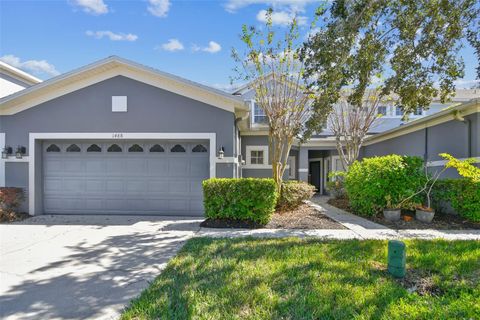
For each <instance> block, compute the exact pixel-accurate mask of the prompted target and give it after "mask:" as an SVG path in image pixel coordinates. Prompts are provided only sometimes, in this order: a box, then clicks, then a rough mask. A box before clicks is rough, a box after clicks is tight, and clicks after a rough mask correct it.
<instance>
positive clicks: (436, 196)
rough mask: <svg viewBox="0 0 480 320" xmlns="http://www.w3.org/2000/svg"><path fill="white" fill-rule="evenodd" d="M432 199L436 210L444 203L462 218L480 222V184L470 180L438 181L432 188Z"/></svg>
mask: <svg viewBox="0 0 480 320" xmlns="http://www.w3.org/2000/svg"><path fill="white" fill-rule="evenodd" d="M432 198H433V203H434V205H436V207H437V208H438V205H439V204H440V203H441V202H442V201H443V202H445V201H446V202H449V203H450V204H451V205H452V207H453V208H454V209H455V211H456V212H457V213H458V214H459V215H461V216H462V217H465V218H466V219H468V220H471V221H475V222H480V182H475V181H473V180H471V179H445V180H439V181H437V183H436V184H435V186H434V190H433V192H432Z"/></svg>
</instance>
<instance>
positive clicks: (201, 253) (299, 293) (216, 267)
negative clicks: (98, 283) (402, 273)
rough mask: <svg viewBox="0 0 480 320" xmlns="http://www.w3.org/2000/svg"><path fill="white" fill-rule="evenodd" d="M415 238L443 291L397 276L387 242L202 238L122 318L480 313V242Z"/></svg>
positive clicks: (427, 272) (419, 268)
mask: <svg viewBox="0 0 480 320" xmlns="http://www.w3.org/2000/svg"><path fill="white" fill-rule="evenodd" d="M406 243H407V267H408V268H409V269H413V270H415V272H416V273H417V274H421V275H422V276H425V277H429V278H430V279H431V281H433V283H434V284H435V285H436V286H438V288H439V290H440V292H441V294H440V295H437V296H435V295H429V294H427V295H419V294H418V293H409V292H408V291H407V290H406V289H404V288H403V287H402V286H401V285H400V284H399V283H398V282H397V281H395V280H394V279H393V278H391V277H390V276H389V275H388V274H387V273H386V272H385V271H384V268H385V267H386V254H387V248H386V247H387V245H386V244H387V243H386V241H357V240H349V241H319V240H300V239H296V238H287V239H267V240H258V239H235V240H224V239H221V240H214V239H207V238H200V239H192V240H190V241H188V242H187V243H186V245H185V246H184V248H183V249H182V250H181V252H180V253H179V254H178V255H177V256H176V257H175V258H174V259H173V260H171V261H170V263H169V264H168V266H167V268H166V269H165V270H164V272H163V273H162V274H161V275H160V276H159V277H158V278H157V279H156V280H155V281H154V282H153V283H152V285H151V286H150V287H149V288H148V289H147V290H145V291H144V292H143V293H142V294H141V296H140V297H139V298H137V299H136V300H134V301H132V304H131V306H130V308H129V309H128V310H126V311H125V313H124V314H123V317H122V319H209V320H210V319H352V318H355V319H429V320H433V319H480V284H479V282H480V281H479V278H480V242H479V241H455V242H449V241H440V240H439V241H420V240H415V241H406Z"/></svg>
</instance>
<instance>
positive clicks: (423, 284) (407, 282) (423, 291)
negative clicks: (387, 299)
mask: <svg viewBox="0 0 480 320" xmlns="http://www.w3.org/2000/svg"><path fill="white" fill-rule="evenodd" d="M371 264H372V267H373V269H374V270H376V271H378V272H381V273H382V275H384V276H385V277H392V278H393V276H391V275H390V274H389V273H388V270H387V266H386V265H384V264H382V263H378V262H372V263H371ZM393 279H394V280H395V281H396V282H397V283H398V284H399V285H401V286H402V287H403V288H405V289H406V290H407V291H408V292H410V293H417V294H418V295H420V296H426V295H430V296H437V297H440V296H442V295H443V290H442V289H441V288H439V287H438V286H437V285H436V284H435V282H434V280H433V274H430V273H427V272H420V271H418V270H416V269H412V268H409V269H407V272H406V274H405V277H403V278H393Z"/></svg>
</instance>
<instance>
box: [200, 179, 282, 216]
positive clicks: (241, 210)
mask: <svg viewBox="0 0 480 320" xmlns="http://www.w3.org/2000/svg"><path fill="white" fill-rule="evenodd" d="M203 195H204V206H205V216H206V217H207V218H211V219H235V220H245V221H252V222H256V223H259V224H266V223H268V221H269V220H270V217H271V215H272V213H273V212H274V210H275V205H276V203H277V198H278V195H277V191H276V185H275V181H274V180H273V179H258V178H240V179H229V178H228V179H227V178H213V179H208V180H205V181H203Z"/></svg>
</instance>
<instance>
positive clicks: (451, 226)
mask: <svg viewBox="0 0 480 320" xmlns="http://www.w3.org/2000/svg"><path fill="white" fill-rule="evenodd" d="M327 203H328V204H330V205H332V206H334V207H337V208H339V209H342V210H345V211H347V212H350V213H353V214H355V213H354V212H353V211H352V208H350V205H349V203H348V200H347V199H329V200H328V201H327ZM405 216H410V217H412V219H411V220H410V221H405V220H404V217H405ZM362 217H363V218H365V219H368V220H370V221H373V222H376V223H379V224H383V225H384V226H387V227H389V228H391V229H397V230H403V229H437V230H464V229H480V223H478V222H472V221H469V220H466V219H464V218H462V217H461V216H459V215H456V214H446V213H441V212H437V213H435V217H434V218H433V221H432V222H431V223H425V222H421V221H418V220H416V219H415V213H414V212H409V211H405V212H403V211H402V218H401V219H400V221H387V220H385V218H384V217H383V215H378V216H373V217H364V216H362Z"/></svg>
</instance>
